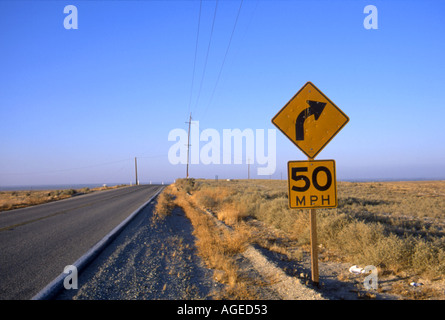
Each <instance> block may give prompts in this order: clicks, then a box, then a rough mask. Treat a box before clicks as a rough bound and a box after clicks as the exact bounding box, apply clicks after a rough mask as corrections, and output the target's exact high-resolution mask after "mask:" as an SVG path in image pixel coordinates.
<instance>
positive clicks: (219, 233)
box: [156, 181, 255, 299]
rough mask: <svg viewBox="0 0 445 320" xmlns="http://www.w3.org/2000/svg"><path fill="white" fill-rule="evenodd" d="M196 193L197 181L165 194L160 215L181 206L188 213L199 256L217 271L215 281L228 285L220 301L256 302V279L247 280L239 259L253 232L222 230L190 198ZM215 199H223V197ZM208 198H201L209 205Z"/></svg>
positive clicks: (238, 228)
mask: <svg viewBox="0 0 445 320" xmlns="http://www.w3.org/2000/svg"><path fill="white" fill-rule="evenodd" d="M192 190H193V181H188V182H183V181H177V183H176V184H174V185H171V186H169V187H168V188H166V189H165V190H164V191H163V193H161V196H160V200H161V201H159V200H158V203H157V205H156V212H169V211H170V210H171V208H172V207H173V206H178V207H180V208H181V209H182V210H183V211H184V212H185V214H186V216H187V217H188V218H189V220H190V221H191V224H192V226H193V230H194V231H193V234H194V236H195V237H196V242H195V245H196V247H197V249H198V254H199V255H200V256H201V258H202V259H203V261H204V263H205V264H206V266H207V267H208V268H210V269H213V271H214V279H215V280H216V281H218V282H220V283H223V284H226V286H225V289H224V290H223V291H222V292H218V293H215V297H216V298H217V299H254V298H255V292H254V290H252V286H251V285H252V284H253V282H252V279H249V278H247V277H244V276H243V274H242V272H240V269H239V267H238V264H237V262H236V259H237V256H238V255H239V254H240V253H242V252H243V251H244V250H245V248H246V246H247V244H248V243H249V239H250V233H249V230H248V229H247V228H245V227H244V226H243V225H238V226H235V228H234V229H233V231H229V230H227V229H224V228H220V227H219V226H218V225H217V224H216V222H215V219H214V218H213V217H211V216H209V215H208V214H207V213H205V212H203V211H202V210H201V209H200V208H199V207H198V206H197V203H196V202H195V201H196V198H195V197H194V196H189V194H190V192H191V191H192ZM163 194H166V195H167V196H163ZM213 195H214V196H215V197H216V198H219V195H220V193H214V194H213ZM208 196H209V193H206V192H204V193H203V194H202V195H201V196H200V197H198V198H199V199H200V201H206V199H207V197H208ZM219 199H220V200H221V199H222V198H219ZM210 205H211V204H210ZM169 208H170V209H169Z"/></svg>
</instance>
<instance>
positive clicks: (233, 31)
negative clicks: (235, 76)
mask: <svg viewBox="0 0 445 320" xmlns="http://www.w3.org/2000/svg"><path fill="white" fill-rule="evenodd" d="M242 6H243V0H241V2H240V5H239V8H238V13H237V15H236V19H235V24H234V25H233V29H232V33H231V35H230V39H229V44H228V45H227V49H226V53H225V54H224V59H223V62H222V64H221V69H219V73H218V77H217V79H216V83H215V86H214V87H213V91H212V95H211V96H210V100H209V103H208V104H207V106H206V109H205V111H204V113H205V112H207V108H208V107H209V106H210V104H211V103H212V100H213V96H214V94H215V91H216V87H217V86H218V83H219V79H220V77H221V73H222V70H223V68H224V64H225V62H226V58H227V53H228V52H229V49H230V44H231V43H232V38H233V34H234V33H235V29H236V25H237V24H238V18H239V15H240V12H241V7H242Z"/></svg>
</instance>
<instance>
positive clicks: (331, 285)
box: [57, 205, 401, 300]
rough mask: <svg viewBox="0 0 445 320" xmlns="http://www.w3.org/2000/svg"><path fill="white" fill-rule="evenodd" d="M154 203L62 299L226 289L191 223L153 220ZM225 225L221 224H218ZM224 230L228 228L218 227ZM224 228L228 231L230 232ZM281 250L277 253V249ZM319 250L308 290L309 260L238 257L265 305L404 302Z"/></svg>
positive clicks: (276, 238)
mask: <svg viewBox="0 0 445 320" xmlns="http://www.w3.org/2000/svg"><path fill="white" fill-rule="evenodd" d="M152 212H153V205H149V206H148V207H147V208H145V209H144V210H143V211H142V212H141V213H140V214H139V215H138V216H137V217H136V218H135V219H134V220H133V221H132V222H131V223H130V225H129V226H128V227H127V228H126V229H125V230H124V231H123V232H122V233H121V234H120V235H119V236H118V237H117V238H116V239H115V241H114V242H113V243H112V245H110V246H109V247H108V248H106V249H105V250H104V251H103V252H102V253H101V254H100V256H99V257H98V258H97V259H96V260H95V261H94V262H93V263H92V264H91V265H90V266H88V267H87V268H86V269H85V270H82V271H80V272H79V288H78V289H77V290H75V289H71V290H64V291H63V292H61V293H60V294H59V295H58V296H57V299H73V300H85V299H88V300H92V299H94V300H156V299H171V300H181V299H182V300H206V299H215V298H217V297H218V292H220V291H221V289H222V288H223V286H224V284H222V283H220V282H218V272H215V271H214V270H210V269H208V268H206V267H205V266H204V264H203V262H202V261H201V259H200V257H199V256H198V255H197V250H196V247H195V244H194V243H195V237H194V235H193V230H192V226H191V224H190V221H189V220H188V219H187V218H186V217H185V215H184V213H183V212H182V210H181V209H179V208H175V209H174V210H173V212H172V214H170V215H169V216H167V217H166V218H165V219H164V220H161V221H157V222H156V223H155V222H153V220H152V216H153V214H152ZM247 223H248V224H249V225H250V226H251V227H252V229H254V230H256V231H255V232H257V233H259V234H261V237H262V239H264V240H265V241H273V242H275V243H276V244H277V247H279V245H280V244H285V245H286V246H287V247H288V249H289V248H291V247H292V246H293V245H294V244H292V242H291V241H290V240H289V239H287V238H286V237H285V235H283V234H282V233H281V232H279V231H278V230H276V229H273V228H270V227H268V226H266V225H264V224H263V223H261V222H260V221H258V220H255V219H251V220H248V221H247ZM221 224H222V223H221ZM221 227H223V225H221ZM225 227H226V228H227V226H225ZM278 251H279V250H278ZM323 258H324V255H323V249H322V248H321V250H320V262H319V267H320V287H318V288H315V287H312V286H311V284H310V255H309V254H308V253H307V252H304V251H303V253H302V254H301V255H300V256H299V258H298V259H290V258H289V256H288V255H285V254H282V253H279V252H277V250H269V249H266V248H265V247H263V246H261V245H260V244H258V243H253V244H252V245H251V246H249V247H248V248H247V249H246V250H245V251H244V252H243V254H242V255H240V256H239V257H238V258H237V263H239V265H240V268H241V269H242V270H244V274H245V275H248V276H250V277H252V278H254V279H257V280H258V281H260V282H261V279H263V280H264V281H263V282H262V283H264V285H259V286H258V292H257V298H258V299H265V300H314V299H315V300H324V299H334V300H336V299H340V300H342V299H346V300H356V299H400V298H401V297H400V296H396V295H390V294H388V293H387V292H385V289H384V288H385V283H386V281H391V279H390V278H388V277H387V278H388V279H386V280H381V281H380V282H379V285H380V287H381V289H380V290H377V291H367V290H366V289H365V288H364V286H363V280H364V277H365V276H364V275H354V274H351V273H349V271H348V269H349V267H350V265H349V264H345V263H338V262H331V261H327V262H324V261H323Z"/></svg>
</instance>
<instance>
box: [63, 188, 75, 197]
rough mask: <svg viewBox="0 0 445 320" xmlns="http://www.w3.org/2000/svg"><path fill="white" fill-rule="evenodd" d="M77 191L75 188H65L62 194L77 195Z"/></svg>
mask: <svg viewBox="0 0 445 320" xmlns="http://www.w3.org/2000/svg"><path fill="white" fill-rule="evenodd" d="M76 193H77V191H76V190H74V189H66V190H63V191H62V193H61V194H63V195H67V196H72V195H75V194H76Z"/></svg>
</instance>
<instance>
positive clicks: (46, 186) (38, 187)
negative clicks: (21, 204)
mask: <svg viewBox="0 0 445 320" xmlns="http://www.w3.org/2000/svg"><path fill="white" fill-rule="evenodd" d="M177 179H185V177H184V178H177ZM190 179H199V180H212V181H214V180H215V179H214V178H213V179H212V178H193V177H190ZM229 179H230V178H229ZM229 179H218V180H219V181H226V180H229ZM175 180H176V179H175ZM230 180H252V181H253V180H267V181H268V180H274V181H286V180H285V179H267V178H255V179H247V178H233V179H230ZM421 181H424V182H428V181H433V182H434V181H445V178H442V179H428V178H426V179H342V180H337V182H357V183H360V182H363V183H367V182H421ZM171 183H174V181H152V182H151V183H150V181H146V182H139V185H151V184H152V185H169V184H171ZM103 185H106V186H108V187H114V186H118V185H126V186H135V185H136V184H135V183H132V184H131V185H130V183H124V182H121V183H75V184H69V183H65V184H35V185H32V184H31V185H9V186H6V185H5V186H0V191H27V190H29V191H32V190H59V189H60V190H63V189H82V188H97V187H102V186H103Z"/></svg>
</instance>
